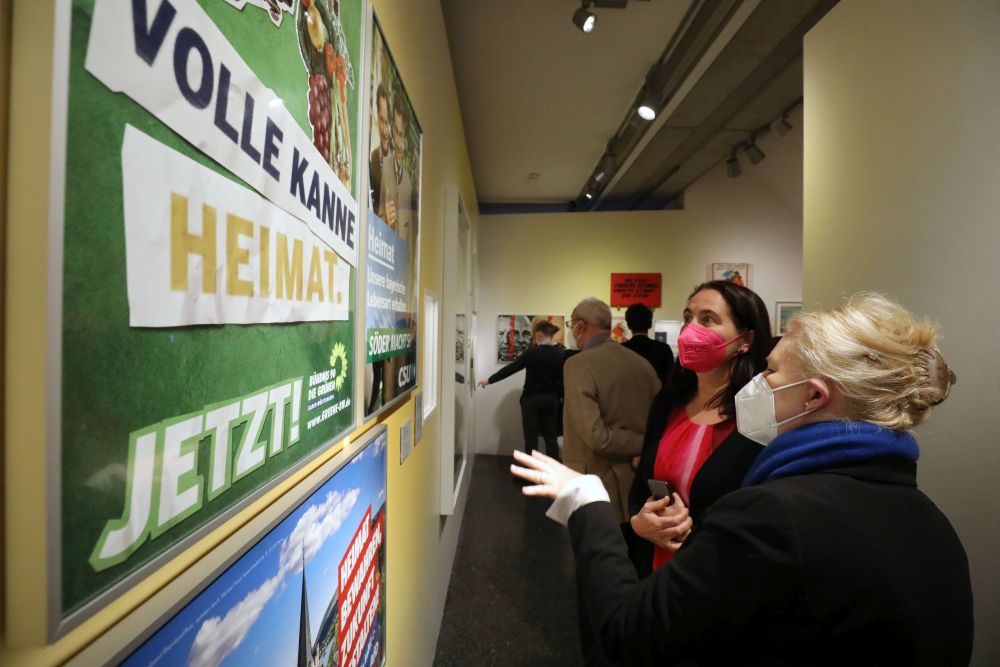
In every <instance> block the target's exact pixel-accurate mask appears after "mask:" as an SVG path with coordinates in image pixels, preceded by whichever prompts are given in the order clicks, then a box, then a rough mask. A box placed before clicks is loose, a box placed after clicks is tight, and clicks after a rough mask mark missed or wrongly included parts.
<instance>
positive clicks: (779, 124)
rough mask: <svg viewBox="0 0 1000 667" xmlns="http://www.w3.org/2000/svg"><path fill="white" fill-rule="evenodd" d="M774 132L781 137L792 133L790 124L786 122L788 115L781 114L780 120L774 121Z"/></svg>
mask: <svg viewBox="0 0 1000 667" xmlns="http://www.w3.org/2000/svg"><path fill="white" fill-rule="evenodd" d="M774 131H775V132H777V133H778V134H780V135H781V136H785V135H786V134H788V133H789V132H791V131H792V124H791V123H789V122H788V114H782V116H781V118H779V119H778V120H776V121H774Z"/></svg>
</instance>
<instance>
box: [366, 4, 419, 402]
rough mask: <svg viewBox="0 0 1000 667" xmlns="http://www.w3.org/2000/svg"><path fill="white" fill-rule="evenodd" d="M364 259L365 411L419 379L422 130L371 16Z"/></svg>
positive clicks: (409, 387)
mask: <svg viewBox="0 0 1000 667" xmlns="http://www.w3.org/2000/svg"><path fill="white" fill-rule="evenodd" d="M370 42H371V49H370V50H371V60H370V63H371V65H370V69H371V77H370V81H369V82H368V87H369V90H368V94H369V96H370V98H369V99H370V103H369V107H368V108H369V110H370V115H371V118H370V119H369V125H370V127H371V133H370V136H369V138H368V140H369V150H368V154H367V158H368V160H369V164H368V181H369V184H368V198H367V205H368V218H367V220H368V239H367V241H368V245H367V257H366V265H365V363H366V368H365V416H366V417H367V416H370V415H373V414H375V413H376V412H378V411H379V410H381V409H382V408H383V407H384V406H386V405H388V404H390V403H392V402H393V401H394V400H396V399H397V398H399V397H401V396H402V395H403V394H405V393H406V392H407V391H409V390H410V389H412V388H413V387H415V386H416V384H417V308H418V306H419V301H418V289H417V278H418V276H419V267H418V258H419V233H418V232H419V228H420V166H421V163H420V158H421V131H420V124H419V123H418V122H417V117H416V114H415V113H414V111H413V105H412V104H411V103H410V98H409V96H408V95H407V94H406V90H405V88H404V87H403V81H402V79H401V78H400V75H399V70H398V69H397V68H396V63H395V62H394V61H393V59H392V55H391V54H390V52H389V48H388V46H387V44H386V41H385V37H384V35H383V34H382V30H381V28H380V27H379V24H378V21H372V34H371V39H370Z"/></svg>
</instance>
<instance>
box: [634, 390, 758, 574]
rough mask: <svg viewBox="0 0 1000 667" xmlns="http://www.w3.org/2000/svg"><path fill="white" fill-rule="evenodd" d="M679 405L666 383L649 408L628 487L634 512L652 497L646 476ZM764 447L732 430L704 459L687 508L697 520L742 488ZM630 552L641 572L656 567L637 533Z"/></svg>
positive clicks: (648, 544) (650, 550) (649, 476)
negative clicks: (638, 455) (675, 407)
mask: <svg viewBox="0 0 1000 667" xmlns="http://www.w3.org/2000/svg"><path fill="white" fill-rule="evenodd" d="M675 405H676V401H675V400H674V397H673V394H671V392H670V390H669V389H668V388H666V387H664V388H663V389H662V390H661V391H660V393H659V394H657V395H656V398H654V399H653V405H652V407H651V408H650V409H649V419H648V420H647V421H646V434H645V436H644V439H643V443H642V455H641V457H640V458H639V467H638V468H636V471H635V481H633V482H632V488H631V489H629V496H628V509H629V514H630V515H635V514H636V513H637V512H638V511H639V510H640V509H641V508H642V506H643V504H644V503H645V502H646V500H648V499H649V486H648V484H647V480H649V479H652V478H653V467H654V465H655V463H656V452H657V450H658V449H659V447H660V439H661V438H662V437H663V432H664V431H665V430H666V429H667V422H668V421H669V419H670V411H671V410H672V409H673V407H674V406H675ZM763 450H764V447H763V446H762V445H759V444H758V443H756V442H754V441H753V440H750V439H749V438H747V437H745V436H743V435H741V434H740V432H739V431H733V432H732V433H731V434H730V435H729V437H727V438H726V439H725V440H723V441H722V442H721V443H720V444H719V447H718V448H717V449H716V450H715V451H714V452H712V455H711V456H709V457H708V459H706V460H705V463H704V464H703V465H702V467H701V469H700V470H699V471H698V473H697V474H696V475H695V478H694V480H693V481H692V482H691V496H690V501H691V502H690V505H689V507H688V511H689V512H690V513H691V518H692V519H694V520H695V521H697V520H698V518H699V517H700V516H701V514H702V513H703V512H704V511H705V510H706V509H708V508H709V507H710V506H711V505H712V504H713V503H714V502H715V501H716V500H718V499H719V498H721V497H722V496H724V495H726V494H727V493H729V492H731V491H735V490H736V489H738V488H740V484H741V483H742V482H743V477H744V476H745V475H746V472H747V470H749V469H750V466H751V465H752V464H753V462H754V460H755V459H756V458H757V455H758V454H760V453H761V452H762V451H763ZM629 556H630V557H631V559H632V562H633V563H634V564H635V567H636V570H637V571H638V572H639V574H640V575H646V574H649V573H650V572H651V571H652V569H653V543H652V542H649V541H647V540H644V539H643V538H641V537H639V536H638V535H634V534H632V535H630V537H629Z"/></svg>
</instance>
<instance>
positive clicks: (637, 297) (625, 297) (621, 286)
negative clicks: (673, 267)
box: [611, 273, 661, 308]
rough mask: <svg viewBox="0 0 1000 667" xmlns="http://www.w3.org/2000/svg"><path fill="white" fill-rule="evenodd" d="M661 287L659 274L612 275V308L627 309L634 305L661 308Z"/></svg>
mask: <svg viewBox="0 0 1000 667" xmlns="http://www.w3.org/2000/svg"><path fill="white" fill-rule="evenodd" d="M660 285H661V274H659V273H612V274H611V307H612V308H627V307H628V306H631V305H632V304H633V303H643V304H645V305H647V306H649V307H650V308H659V307H660Z"/></svg>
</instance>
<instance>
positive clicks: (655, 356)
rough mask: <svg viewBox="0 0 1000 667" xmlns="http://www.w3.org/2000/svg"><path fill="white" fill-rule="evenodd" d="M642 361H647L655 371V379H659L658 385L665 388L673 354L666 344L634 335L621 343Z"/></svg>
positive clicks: (672, 363)
mask: <svg viewBox="0 0 1000 667" xmlns="http://www.w3.org/2000/svg"><path fill="white" fill-rule="evenodd" d="M622 345H624V346H625V347H627V348H628V349H630V350H632V351H633V352H635V353H636V354H638V355H639V356H641V357H642V358H643V359H645V360H646V361H648V362H649V363H650V364H652V366H653V370H655V371H656V377H658V378H659V379H660V384H661V385H663V386H664V387H666V386H667V376H669V375H670V369H671V368H673V366H674V353H673V352H672V351H671V350H670V346H669V345H667V344H666V343H661V342H660V341H658V340H656V339H654V338H650V337H649V336H646V335H635V336H632V337H631V338H629V339H628V340H627V341H625V342H624V343H622Z"/></svg>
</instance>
